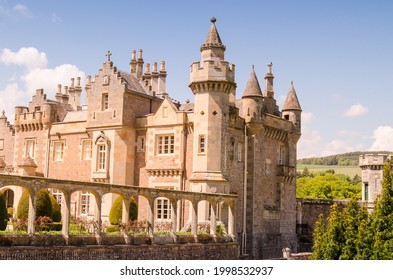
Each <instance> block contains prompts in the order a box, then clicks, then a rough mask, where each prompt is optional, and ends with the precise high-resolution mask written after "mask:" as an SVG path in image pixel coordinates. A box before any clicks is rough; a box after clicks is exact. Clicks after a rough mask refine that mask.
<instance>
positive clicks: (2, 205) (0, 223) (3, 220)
mask: <svg viewBox="0 0 393 280" xmlns="http://www.w3.org/2000/svg"><path fill="white" fill-rule="evenodd" d="M7 222H8V213H7V205H6V201H5V197H4V194H3V193H1V192H0V230H5V229H6V228H7Z"/></svg>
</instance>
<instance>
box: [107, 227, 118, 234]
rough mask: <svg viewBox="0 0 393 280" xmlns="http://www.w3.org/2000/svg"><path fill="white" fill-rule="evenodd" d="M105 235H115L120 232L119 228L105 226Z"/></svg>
mask: <svg viewBox="0 0 393 280" xmlns="http://www.w3.org/2000/svg"><path fill="white" fill-rule="evenodd" d="M105 231H106V233H115V232H119V231H120V227H119V226H117V225H113V226H107V227H106V228H105Z"/></svg>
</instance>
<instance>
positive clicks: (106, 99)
mask: <svg viewBox="0 0 393 280" xmlns="http://www.w3.org/2000/svg"><path fill="white" fill-rule="evenodd" d="M108 109H109V93H108V92H104V93H103V94H102V100H101V110H102V111H105V110H108Z"/></svg>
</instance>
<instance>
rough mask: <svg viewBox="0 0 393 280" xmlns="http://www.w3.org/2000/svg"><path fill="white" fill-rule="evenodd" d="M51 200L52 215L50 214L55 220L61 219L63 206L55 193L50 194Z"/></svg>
mask: <svg viewBox="0 0 393 280" xmlns="http://www.w3.org/2000/svg"><path fill="white" fill-rule="evenodd" d="M49 198H50V202H51V204H52V215H51V216H50V217H51V218H52V220H53V222H60V221H61V207H60V205H59V203H58V202H57V200H56V199H55V198H54V197H53V195H51V194H49Z"/></svg>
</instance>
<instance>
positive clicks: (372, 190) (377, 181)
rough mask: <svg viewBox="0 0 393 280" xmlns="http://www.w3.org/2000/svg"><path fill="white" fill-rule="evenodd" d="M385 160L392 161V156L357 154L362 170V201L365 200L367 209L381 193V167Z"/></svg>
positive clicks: (370, 208) (371, 207)
mask: <svg viewBox="0 0 393 280" xmlns="http://www.w3.org/2000/svg"><path fill="white" fill-rule="evenodd" d="M387 160H390V163H392V160H393V156H388V155H387V154H364V155H361V156H359V167H360V168H361V170H362V202H366V203H367V204H366V205H367V208H368V209H369V211H372V209H374V202H375V200H376V199H377V198H378V195H380V194H381V193H382V181H383V167H384V165H385V163H386V161H387Z"/></svg>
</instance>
